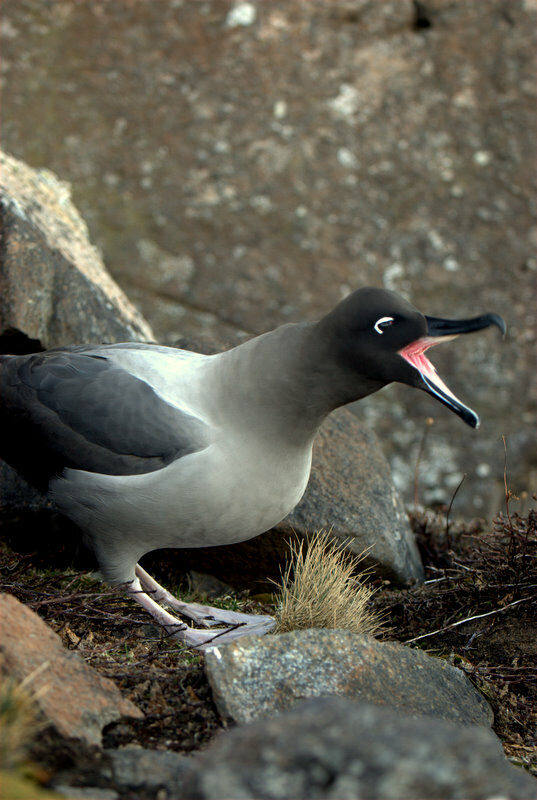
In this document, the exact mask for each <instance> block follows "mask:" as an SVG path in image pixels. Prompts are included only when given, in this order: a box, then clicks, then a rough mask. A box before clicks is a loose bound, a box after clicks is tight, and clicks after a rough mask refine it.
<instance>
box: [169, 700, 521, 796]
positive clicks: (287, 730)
mask: <svg viewBox="0 0 537 800" xmlns="http://www.w3.org/2000/svg"><path fill="white" fill-rule="evenodd" d="M179 797H180V798H181V799H182V800H220V799H221V798H222V797H226V798H228V799H229V800H235V798H236V800H239V798H240V799H241V800H243V798H248V800H289V799H290V798H297V797H300V798H305V797H307V798H309V799H310V800H316V798H319V800H331V798H333V800H341V798H347V800H353V799H354V798H355V799H356V800H359V799H360V798H364V797H367V798H368V800H430V798H438V800H440V799H441V800H451V798H453V800H456V799H458V798H465V799H466V800H490V798H492V797H505V798H507V797H508V798H510V800H532V798H535V797H536V790H535V781H534V780H533V778H531V777H530V776H529V775H527V774H526V773H524V772H523V771H522V770H520V769H517V768H516V767H513V766H512V765H511V764H510V763H509V762H508V761H507V759H506V758H505V756H504V755H503V752H502V748H501V745H500V743H499V741H498V740H497V738H496V737H495V736H494V734H493V733H492V732H491V731H488V730H485V729H484V728H483V727H481V726H477V725H469V726H467V727H463V726H459V725H456V724H454V723H453V722H446V721H445V720H440V719H431V718H424V717H418V718H416V719H412V718H410V717H406V716H404V715H402V714H401V713H400V712H399V711H396V710H393V709H391V708H378V707H377V706H373V705H369V704H367V703H360V704H355V703H354V702H349V700H348V699H347V698H340V697H327V698H317V699H315V700H308V701H303V702H301V703H299V704H298V705H297V706H295V707H294V708H293V709H291V710H290V711H286V712H284V713H282V714H279V715H278V716H276V717H274V718H272V719H262V720H258V721H257V722H254V723H251V724H249V725H244V726H240V727H238V728H236V729H234V730H232V731H230V732H229V733H226V734H225V735H223V736H220V737H219V738H218V739H217V740H216V741H215V742H214V743H213V744H211V745H210V746H209V747H208V748H207V750H205V751H204V753H203V754H201V755H200V756H199V757H198V758H197V759H196V761H195V763H194V764H193V767H192V769H191V771H190V772H189V773H187V775H186V776H185V780H184V784H183V788H182V791H181V793H180V795H179Z"/></svg>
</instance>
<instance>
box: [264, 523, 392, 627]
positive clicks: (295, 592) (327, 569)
mask: <svg viewBox="0 0 537 800" xmlns="http://www.w3.org/2000/svg"><path fill="white" fill-rule="evenodd" d="M345 544H346V543H345V542H343V543H336V542H334V540H333V538H332V537H331V536H330V533H327V532H326V531H317V532H316V533H314V534H313V536H312V537H311V539H310V540H309V542H308V543H307V547H304V542H303V541H300V542H299V541H294V542H291V543H290V545H291V558H290V560H289V562H288V564H287V566H286V568H285V571H284V572H283V574H282V578H281V582H280V583H279V584H278V589H279V592H278V595H277V597H276V614H275V616H276V620H277V626H276V632H278V633H283V632H285V631H292V630H299V629H304V628H343V629H346V630H350V631H352V632H353V633H362V634H363V633H366V634H370V635H374V634H375V633H378V632H380V631H381V630H382V627H383V618H382V615H381V614H380V613H379V612H378V611H376V610H374V609H373V608H372V607H371V604H370V601H371V598H372V596H373V595H374V594H375V591H376V590H375V589H373V588H372V587H370V586H368V585H367V584H366V583H365V581H364V577H363V575H362V577H357V567H358V565H359V564H360V562H361V561H362V560H363V558H364V556H363V555H362V556H354V555H352V554H350V553H349V552H348V551H346V550H345V549H344V548H345Z"/></svg>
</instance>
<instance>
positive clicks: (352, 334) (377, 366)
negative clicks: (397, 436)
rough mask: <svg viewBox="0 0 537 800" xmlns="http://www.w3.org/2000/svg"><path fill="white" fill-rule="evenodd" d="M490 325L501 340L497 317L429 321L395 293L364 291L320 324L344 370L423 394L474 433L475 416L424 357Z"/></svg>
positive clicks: (349, 299) (346, 300) (477, 423)
mask: <svg viewBox="0 0 537 800" xmlns="http://www.w3.org/2000/svg"><path fill="white" fill-rule="evenodd" d="M490 325H496V326H497V327H498V328H499V329H500V330H501V331H502V333H503V334H504V335H505V332H506V325H505V322H504V321H503V319H502V318H501V317H500V316H498V315H497V314H483V315H482V316H479V317H474V318H472V319H465V320H446V319H440V318H438V317H428V316H425V315H424V314H422V313H421V312H420V311H418V310H417V309H416V308H414V307H413V306H412V305H411V304H410V303H408V302H407V301H406V300H405V299H404V298H402V297H400V296H399V295H397V294H396V293H395V292H390V291H387V290H385V289H375V288H369V287H368V288H364V289H359V290H358V291H356V292H353V293H352V294H351V295H349V296H348V297H346V298H345V299H344V300H342V301H341V302H340V303H339V304H338V305H337V306H336V307H335V308H334V309H333V310H332V311H331V312H330V313H329V314H327V316H326V317H324V318H323V319H322V320H321V321H320V322H319V326H320V328H321V330H322V332H323V335H325V336H327V338H328V340H329V341H330V342H331V345H332V346H333V347H334V348H335V357H336V359H337V360H338V362H339V363H340V364H341V365H342V366H344V367H345V369H346V370H349V369H350V370H352V371H353V372H355V373H358V375H360V376H362V379H366V380H367V381H370V382H371V383H372V384H374V383H378V384H380V386H382V385H385V384H387V383H391V382H392V381H398V382H400V383H406V384H408V385H409V386H415V387H416V388H418V389H423V390H424V391H426V392H428V393H429V394H430V395H432V396H433V397H435V398H436V399H437V400H439V401H440V402H441V403H444V405H446V406H447V407H448V408H450V409H451V410H452V411H454V412H455V413H456V414H458V416H459V417H461V418H462V419H463V420H464V421H465V422H466V423H468V425H471V426H472V427H473V428H476V427H477V426H478V425H479V418H478V416H477V414H475V412H474V411H472V410H471V409H470V408H468V406H466V405H464V403H462V402H461V401H460V400H459V399H458V398H457V397H455V395H454V394H453V392H451V390H450V389H448V387H447V386H446V384H445V383H444V382H443V380H442V379H441V378H440V376H439V375H438V373H437V372H436V370H435V368H434V367H433V365H432V364H431V362H430V361H429V359H428V358H427V357H426V356H425V351H426V350H428V349H429V348H430V347H432V346H433V345H436V344H439V343H440V342H445V341H449V340H451V339H454V338H456V337H457V336H458V335H459V334H463V333H471V332H473V331H478V330H481V329H483V328H488V327H489V326H490ZM380 386H379V387H377V388H380Z"/></svg>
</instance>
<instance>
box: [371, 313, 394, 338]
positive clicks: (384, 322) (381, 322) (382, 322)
mask: <svg viewBox="0 0 537 800" xmlns="http://www.w3.org/2000/svg"><path fill="white" fill-rule="evenodd" d="M392 322H393V317H381V318H380V319H378V320H377V321H376V322H375V326H374V327H375V330H376V332H377V333H380V334H382V333H384V331H381V328H382V327H383V328H387V327H388V325H391V324H392Z"/></svg>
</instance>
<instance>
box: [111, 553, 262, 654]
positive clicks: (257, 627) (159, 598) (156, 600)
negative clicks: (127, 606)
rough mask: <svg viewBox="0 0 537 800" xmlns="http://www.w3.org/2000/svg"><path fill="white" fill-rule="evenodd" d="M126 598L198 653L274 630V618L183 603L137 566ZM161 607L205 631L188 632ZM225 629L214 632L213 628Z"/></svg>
mask: <svg viewBox="0 0 537 800" xmlns="http://www.w3.org/2000/svg"><path fill="white" fill-rule="evenodd" d="M127 592H128V594H129V595H130V596H131V597H132V598H133V599H134V600H136V601H137V602H138V603H139V604H140V605H141V606H142V608H144V609H145V610H146V611H147V612H148V613H149V614H151V616H152V617H153V619H155V620H156V621H157V622H158V623H159V625H162V626H163V628H165V630H166V631H167V632H168V633H169V634H171V635H173V636H174V638H176V639H179V641H182V642H184V643H185V644H187V645H189V646H191V647H196V648H198V649H206V648H207V647H210V646H212V645H214V646H216V645H217V644H225V643H227V642H231V641H233V640H234V639H238V638H239V637H241V636H249V635H251V634H257V635H262V634H264V633H268V631H270V630H272V628H273V627H274V626H275V624H276V622H275V620H274V619H273V617H269V616H263V615H259V614H241V613H239V612H237V611H225V610H224V609H221V608H212V607H211V606H204V605H201V604H199V603H183V602H181V601H180V600H177V598H176V597H174V596H173V595H172V594H170V592H168V591H167V590H166V589H164V587H163V586H161V585H160V584H159V583H158V582H157V581H156V580H155V579H154V578H152V577H151V576H150V575H148V573H147V572H146V571H145V570H144V569H143V568H142V567H140V565H139V564H137V565H136V578H135V580H134V581H132V583H131V584H129V586H128V588H127ZM160 603H165V604H166V605H168V606H170V607H171V608H173V609H175V610H177V611H178V612H179V613H180V614H182V615H183V616H185V617H188V618H189V619H191V620H193V621H194V622H195V623H197V624H198V625H202V626H203V627H204V628H213V630H211V631H208V630H199V629H197V628H191V627H189V626H188V625H187V624H186V623H184V622H181V621H180V620H179V619H177V617H175V616H174V615H173V614H170V612H169V611H167V610H166V609H165V608H163V607H162V606H161V605H160ZM219 625H226V626H227V627H222V628H215V627H214V626H219Z"/></svg>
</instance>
